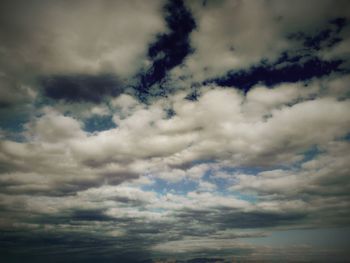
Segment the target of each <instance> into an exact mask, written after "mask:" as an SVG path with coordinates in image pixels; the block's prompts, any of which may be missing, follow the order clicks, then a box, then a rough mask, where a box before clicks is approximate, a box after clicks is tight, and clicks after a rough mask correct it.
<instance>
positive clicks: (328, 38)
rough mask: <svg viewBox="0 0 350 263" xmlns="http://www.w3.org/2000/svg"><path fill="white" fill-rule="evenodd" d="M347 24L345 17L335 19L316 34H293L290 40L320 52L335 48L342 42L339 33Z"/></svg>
mask: <svg viewBox="0 0 350 263" xmlns="http://www.w3.org/2000/svg"><path fill="white" fill-rule="evenodd" d="M346 24H347V21H346V19H345V18H343V17H339V18H336V19H333V20H331V21H330V22H329V24H328V26H327V27H326V28H325V29H323V30H319V31H318V32H314V33H311V34H310V33H305V32H298V33H293V34H291V35H290V36H289V37H288V39H290V40H296V41H300V42H302V44H303V45H304V47H306V48H310V49H313V50H317V51H319V50H320V49H323V48H330V47H333V46H334V45H335V44H337V43H339V42H340V41H342V38H341V37H340V35H339V33H340V32H341V31H342V29H343V28H344V27H345V25H346Z"/></svg>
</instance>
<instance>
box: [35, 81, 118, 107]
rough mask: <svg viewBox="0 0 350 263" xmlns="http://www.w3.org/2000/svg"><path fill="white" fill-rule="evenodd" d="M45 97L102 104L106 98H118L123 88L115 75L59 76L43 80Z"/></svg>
mask: <svg viewBox="0 0 350 263" xmlns="http://www.w3.org/2000/svg"><path fill="white" fill-rule="evenodd" d="M40 82H41V85H42V86H43V91H44V95H45V96H47V97H49V98H52V99H55V100H65V101H67V102H84V101H87V102H93V103H99V102H101V101H102V100H103V99H104V97H105V96H117V95H119V94H120V93H121V92H122V86H121V83H120V81H119V80H118V78H117V77H116V76H114V75H108V74H107V75H96V76H94V75H83V74H81V75H58V76H48V77H43V78H42V79H41V81H40Z"/></svg>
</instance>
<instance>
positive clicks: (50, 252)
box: [0, 230, 150, 263]
mask: <svg viewBox="0 0 350 263" xmlns="http://www.w3.org/2000/svg"><path fill="white" fill-rule="evenodd" d="M143 243H144V241H143V240H142V239H140V238H138V237H132V239H131V237H125V238H119V239H116V238H113V237H104V236H102V235H99V234H98V233H96V234H92V233H90V234H85V233H80V232H70V231H67V232H61V233H59V234H58V233H57V232H56V233H55V232H54V231H53V232H50V231H40V230H39V231H35V230H34V231H29V232H2V235H1V239H0V244H1V246H0V259H1V260H2V261H3V262H24V261H25V262H68V261H70V262H96V261H100V262H126V263H128V262H141V261H143V260H146V259H147V258H150V253H149V252H148V251H147V250H145V248H144V244H143ZM131 244H132V245H131ZM130 245H131V246H130ZM135 248H137V249H136V250H135Z"/></svg>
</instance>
